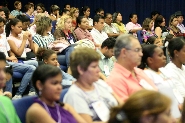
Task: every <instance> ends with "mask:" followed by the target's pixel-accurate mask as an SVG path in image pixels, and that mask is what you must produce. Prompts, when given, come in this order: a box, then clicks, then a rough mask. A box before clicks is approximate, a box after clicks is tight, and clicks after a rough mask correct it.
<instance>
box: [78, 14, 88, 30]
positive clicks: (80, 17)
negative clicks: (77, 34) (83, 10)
mask: <svg viewBox="0 0 185 123" xmlns="http://www.w3.org/2000/svg"><path fill="white" fill-rule="evenodd" d="M83 18H86V17H84V16H78V17H77V19H76V23H77V25H76V28H77V27H78V24H81V22H82V19H83Z"/></svg>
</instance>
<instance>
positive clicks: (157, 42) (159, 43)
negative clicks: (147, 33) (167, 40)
mask: <svg viewBox="0 0 185 123" xmlns="http://www.w3.org/2000/svg"><path fill="white" fill-rule="evenodd" d="M146 44H154V45H157V46H158V47H162V46H163V43H162V41H161V40H159V39H158V38H156V37H155V36H151V37H149V38H148V39H147V41H146Z"/></svg>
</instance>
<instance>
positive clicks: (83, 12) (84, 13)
mask: <svg viewBox="0 0 185 123" xmlns="http://www.w3.org/2000/svg"><path fill="white" fill-rule="evenodd" d="M80 16H84V17H86V18H87V20H88V22H89V26H88V30H91V29H92V28H93V19H91V18H90V17H89V16H90V7H88V6H84V7H82V8H81V11H80Z"/></svg>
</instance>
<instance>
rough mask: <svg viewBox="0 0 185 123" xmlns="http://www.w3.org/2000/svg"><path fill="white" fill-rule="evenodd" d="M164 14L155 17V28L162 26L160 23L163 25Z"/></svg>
mask: <svg viewBox="0 0 185 123" xmlns="http://www.w3.org/2000/svg"><path fill="white" fill-rule="evenodd" d="M163 18H164V17H163V16H162V15H158V16H157V17H156V19H155V23H154V29H155V28H156V27H161V26H160V25H161V23H162V22H163Z"/></svg>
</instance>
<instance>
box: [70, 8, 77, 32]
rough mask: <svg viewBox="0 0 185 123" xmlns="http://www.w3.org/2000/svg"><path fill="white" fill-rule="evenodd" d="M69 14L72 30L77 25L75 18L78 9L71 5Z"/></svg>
mask: <svg viewBox="0 0 185 123" xmlns="http://www.w3.org/2000/svg"><path fill="white" fill-rule="evenodd" d="M70 15H71V17H72V30H74V29H75V28H76V27H77V22H76V20H77V18H78V16H79V10H78V8H75V7H72V8H71V10H70Z"/></svg>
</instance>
